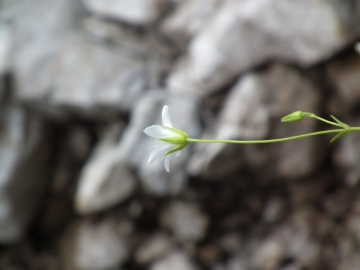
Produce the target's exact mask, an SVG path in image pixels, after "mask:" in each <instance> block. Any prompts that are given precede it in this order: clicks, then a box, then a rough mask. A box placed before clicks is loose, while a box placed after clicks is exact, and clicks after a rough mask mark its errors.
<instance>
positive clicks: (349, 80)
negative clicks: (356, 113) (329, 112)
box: [326, 52, 360, 114]
mask: <svg viewBox="0 0 360 270" xmlns="http://www.w3.org/2000/svg"><path fill="white" fill-rule="evenodd" d="M326 70H327V74H328V77H329V79H330V82H331V83H332V85H333V86H335V91H336V98H337V99H339V100H338V102H337V104H336V107H337V108H336V109H335V110H334V112H333V113H334V114H335V113H341V112H344V111H345V110H347V111H351V110H352V109H353V108H354V107H355V106H356V105H357V104H358V103H359V101H360V93H359V88H360V77H359V74H360V57H359V56H358V55H357V54H356V53H354V52H353V53H348V54H346V55H345V56H343V57H341V58H338V59H336V60H333V61H330V62H329V63H328V64H327V65H326ZM339 108H341V110H340V109H339Z"/></svg>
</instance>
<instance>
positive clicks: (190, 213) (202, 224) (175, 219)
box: [160, 201, 209, 242]
mask: <svg viewBox="0 0 360 270" xmlns="http://www.w3.org/2000/svg"><path fill="white" fill-rule="evenodd" d="M160 222H161V225H162V226H163V227H165V228H169V229H171V231H172V232H173V233H174V235H175V236H176V237H177V238H178V239H179V240H181V241H192V242H196V241H199V240H201V239H203V238H204V236H205V234H206V231H207V227H208V225H209V219H208V217H207V216H206V215H205V214H204V213H202V212H201V211H200V210H199V207H198V206H197V205H195V204H190V203H185V202H176V201H175V202H173V203H171V204H170V205H169V206H168V207H167V208H166V209H165V210H164V212H163V213H162V214H161V220H160Z"/></svg>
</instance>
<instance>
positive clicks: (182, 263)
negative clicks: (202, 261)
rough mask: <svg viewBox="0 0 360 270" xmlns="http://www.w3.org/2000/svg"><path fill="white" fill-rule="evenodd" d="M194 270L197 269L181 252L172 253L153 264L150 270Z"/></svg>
mask: <svg viewBox="0 0 360 270" xmlns="http://www.w3.org/2000/svg"><path fill="white" fill-rule="evenodd" d="M167 269H173V270H196V269H199V268H198V267H197V266H196V265H195V264H194V263H193V262H192V261H191V260H190V258H189V256H188V255H187V254H186V253H185V252H183V251H173V252H171V253H170V254H168V255H167V256H166V257H164V258H163V259H161V260H159V261H157V262H155V263H154V264H153V265H152V266H151V267H150V270H167Z"/></svg>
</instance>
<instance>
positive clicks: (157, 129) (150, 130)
mask: <svg viewBox="0 0 360 270" xmlns="http://www.w3.org/2000/svg"><path fill="white" fill-rule="evenodd" d="M144 133H145V134H146V135H148V136H150V137H152V138H154V139H163V138H171V137H177V136H179V134H177V133H175V132H172V131H171V130H168V129H166V128H163V127H162V126H159V125H153V126H150V127H147V128H145V129H144Z"/></svg>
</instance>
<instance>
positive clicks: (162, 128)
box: [144, 105, 188, 172]
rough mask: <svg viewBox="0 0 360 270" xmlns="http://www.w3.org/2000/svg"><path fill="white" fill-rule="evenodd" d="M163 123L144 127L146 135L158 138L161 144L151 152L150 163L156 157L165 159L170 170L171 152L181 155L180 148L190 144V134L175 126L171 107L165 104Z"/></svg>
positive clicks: (167, 169) (167, 168)
mask: <svg viewBox="0 0 360 270" xmlns="http://www.w3.org/2000/svg"><path fill="white" fill-rule="evenodd" d="M162 123H163V124H162V125H153V126H150V127H147V128H145V129H144V132H145V134H146V135H148V136H150V137H152V138H154V139H158V140H160V141H161V144H160V145H158V146H157V147H156V149H155V150H154V151H153V152H152V153H151V154H150V157H149V160H148V162H149V164H151V163H152V162H153V161H154V160H155V159H158V158H160V157H162V158H163V159H164V164H165V170H166V171H167V172H170V154H172V153H175V152H177V153H176V156H178V155H180V150H181V149H183V148H184V147H186V146H187V145H188V142H187V138H188V135H187V134H186V133H185V132H183V131H181V130H178V129H175V128H173V126H172V124H171V119H170V113H169V107H168V106H166V105H165V106H164V108H163V110H162Z"/></svg>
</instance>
